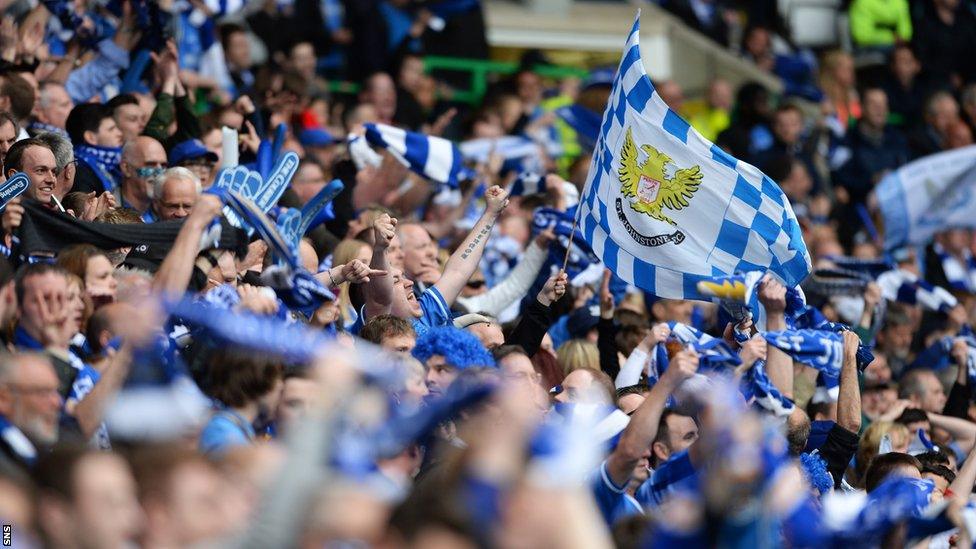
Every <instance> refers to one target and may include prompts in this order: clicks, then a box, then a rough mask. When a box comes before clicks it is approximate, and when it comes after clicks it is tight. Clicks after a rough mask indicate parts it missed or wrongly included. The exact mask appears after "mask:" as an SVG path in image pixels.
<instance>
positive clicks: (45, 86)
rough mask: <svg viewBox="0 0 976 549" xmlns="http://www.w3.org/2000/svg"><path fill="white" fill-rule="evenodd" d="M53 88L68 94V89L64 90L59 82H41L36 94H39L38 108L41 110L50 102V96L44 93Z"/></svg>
mask: <svg viewBox="0 0 976 549" xmlns="http://www.w3.org/2000/svg"><path fill="white" fill-rule="evenodd" d="M54 87H58V88H61V89H62V90H64V92H65V93H68V89H67V88H65V87H64V85H63V84H61V83H60V82H55V81H53V80H45V81H43V82H41V83H40V84H38V88H39V89H38V92H39V95H40V106H41V108H47V106H48V102H49V100H50V95H49V94H48V93H46V92H47V90H49V89H50V88H54Z"/></svg>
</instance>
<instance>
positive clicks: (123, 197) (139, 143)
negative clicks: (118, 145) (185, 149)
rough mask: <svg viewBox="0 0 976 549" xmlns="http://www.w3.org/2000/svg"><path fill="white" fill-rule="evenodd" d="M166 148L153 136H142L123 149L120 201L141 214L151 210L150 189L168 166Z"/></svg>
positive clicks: (118, 198) (118, 199)
mask: <svg viewBox="0 0 976 549" xmlns="http://www.w3.org/2000/svg"><path fill="white" fill-rule="evenodd" d="M167 162H168V161H167V158H166V149H164V148H163V146H162V145H161V144H160V143H159V141H156V140H155V139H153V138H152V137H149V136H145V135H140V136H139V137H137V138H135V139H134V140H132V141H129V142H128V143H126V144H125V147H124V148H123V149H122V163H121V168H122V184H121V185H120V186H119V189H118V191H117V192H118V193H119V195H118V196H116V197H115V198H116V202H118V203H119V204H121V205H122V206H123V207H126V208H132V209H134V210H136V211H138V212H139V213H140V214H142V213H145V212H146V211H147V210H149V206H150V202H151V201H150V198H149V189H150V186H151V185H152V182H153V180H154V179H155V178H156V177H159V176H160V175H162V173H163V170H165V169H166V166H167V165H168V164H167Z"/></svg>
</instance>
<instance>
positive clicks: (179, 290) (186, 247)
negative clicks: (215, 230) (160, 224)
mask: <svg viewBox="0 0 976 549" xmlns="http://www.w3.org/2000/svg"><path fill="white" fill-rule="evenodd" d="M221 208H223V203H222V202H221V201H220V199H219V198H217V197H216V196H214V195H212V194H204V195H202V196H201V197H200V199H199V200H197V202H196V204H194V205H193V210H192V211H191V212H190V215H189V217H187V218H186V221H184V222H183V227H182V228H181V229H180V232H179V234H177V235H176V240H175V241H174V242H173V247H172V248H171V249H170V251H169V253H168V254H166V258H165V259H163V263H162V264H161V265H160V266H159V270H158V271H156V276H155V278H153V289H155V290H156V291H157V292H162V293H166V294H169V295H175V296H181V295H183V293H184V292H185V291H186V287H187V285H189V284H190V278H191V277H192V276H193V265H194V263H195V262H196V259H197V255H198V254H199V253H200V237H201V236H202V235H203V232H204V231H205V230H206V229H207V227H208V226H209V225H210V222H211V221H213V219H214V218H215V217H217V216H218V215H220V210H221Z"/></svg>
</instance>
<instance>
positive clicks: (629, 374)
mask: <svg viewBox="0 0 976 549" xmlns="http://www.w3.org/2000/svg"><path fill="white" fill-rule="evenodd" d="M670 335H671V328H669V327H668V325H667V324H665V323H664V322H662V323H660V324H656V325H655V326H654V327H653V328H651V331H650V332H648V334H647V336H645V337H644V339H642V340H641V342H640V343H638V344H637V347H634V350H633V351H631V353H630V356H629V357H627V361H626V362H624V365H623V366H622V367H621V368H620V372H618V373H617V379H615V380H614V386H615V387H616V388H617V389H621V388H623V387H630V386H631V385H637V383H638V382H640V377H641V372H643V371H644V368H645V366H647V360H648V359H649V358H650V356H651V353H653V352H654V350H655V347H657V344H658V343H661V342H662V341H665V340H666V339H668V336H670Z"/></svg>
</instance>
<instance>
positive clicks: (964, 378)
mask: <svg viewBox="0 0 976 549" xmlns="http://www.w3.org/2000/svg"><path fill="white" fill-rule="evenodd" d="M950 354H951V355H952V360H953V361H954V362H955V363H956V366H957V370H956V382H955V383H953V384H952V389H949V397H948V398H947V399H946V403H945V406H944V407H943V408H942V413H943V414H944V415H947V416H951V417H958V418H961V419H966V417H967V416H968V415H969V344H968V343H966V340H965V339H963V338H956V339H955V340H954V341H953V342H952V351H951V352H950Z"/></svg>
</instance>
